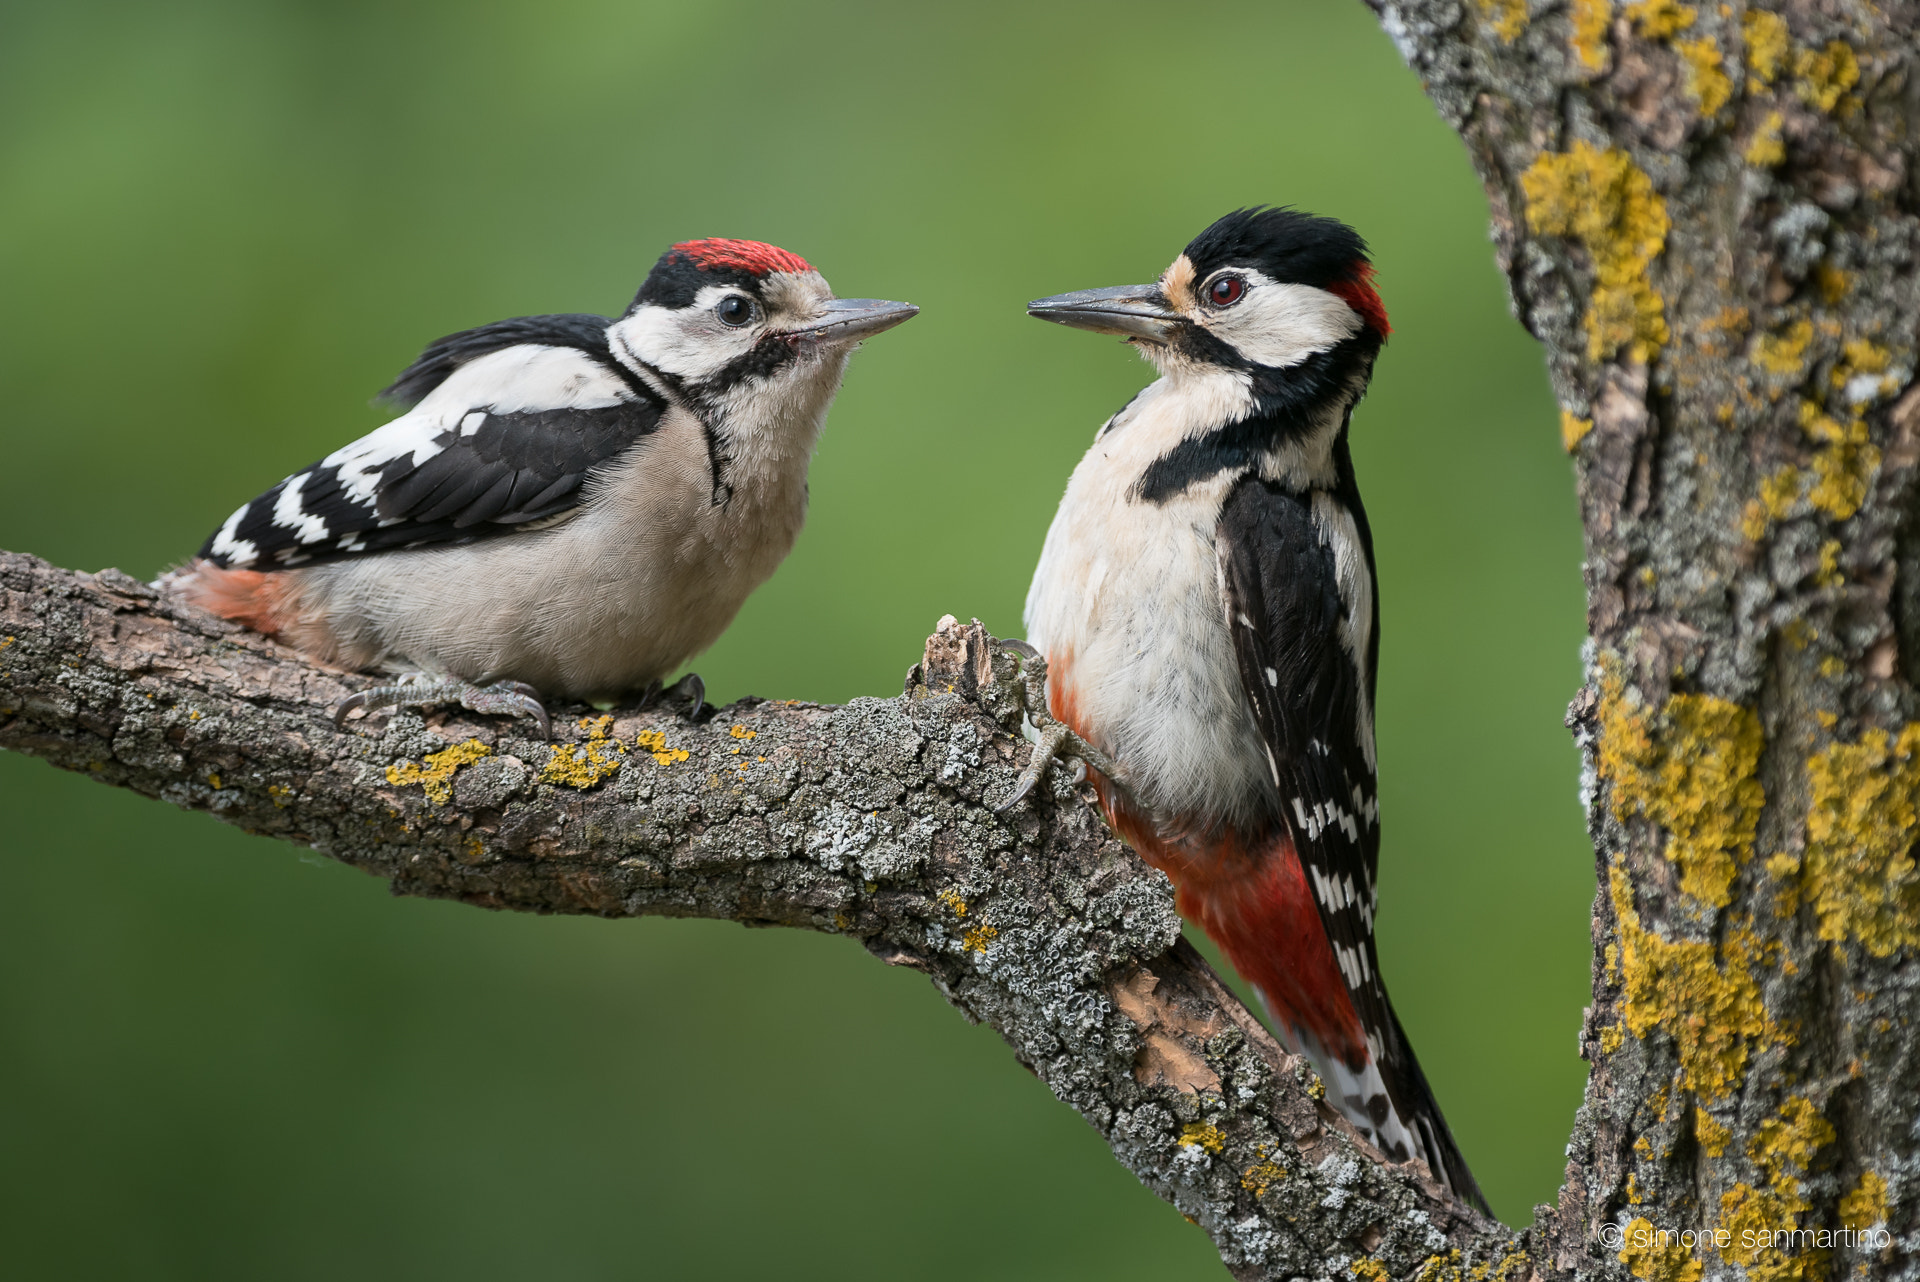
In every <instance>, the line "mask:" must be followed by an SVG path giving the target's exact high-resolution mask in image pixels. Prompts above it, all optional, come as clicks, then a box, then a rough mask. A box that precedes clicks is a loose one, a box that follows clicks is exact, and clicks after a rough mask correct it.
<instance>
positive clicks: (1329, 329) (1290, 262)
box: [1027, 208, 1390, 374]
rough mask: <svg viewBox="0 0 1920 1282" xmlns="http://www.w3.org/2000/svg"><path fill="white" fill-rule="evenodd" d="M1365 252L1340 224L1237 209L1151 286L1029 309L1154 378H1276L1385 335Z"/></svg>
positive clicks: (1092, 292) (1061, 298) (1096, 292)
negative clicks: (1241, 374)
mask: <svg viewBox="0 0 1920 1282" xmlns="http://www.w3.org/2000/svg"><path fill="white" fill-rule="evenodd" d="M1372 278H1373V265H1372V264H1371V263H1370V262H1368V261H1367V245H1366V242H1365V241H1363V240H1361V239H1360V236H1359V234H1358V233H1357V232H1355V231H1354V230H1353V229H1352V228H1351V227H1349V226H1347V225H1346V224H1345V223H1342V222H1339V221H1336V220H1335V219H1332V218H1316V217H1314V216H1312V215H1311V214H1303V213H1299V212H1297V211H1295V210H1292V209H1261V208H1254V209H1238V210H1235V211H1234V212H1233V213H1231V214H1228V215H1227V216H1226V217H1225V218H1222V219H1221V220H1220V221H1218V222H1216V223H1215V224H1214V225H1213V226H1211V227H1209V228H1207V229H1206V230H1205V231H1203V232H1201V233H1200V234H1199V235H1198V236H1196V237H1194V238H1193V241H1192V242H1191V243H1190V244H1188V246H1187V248H1186V250H1185V251H1184V252H1182V253H1181V255H1180V256H1179V257H1178V258H1176V259H1174V260H1173V265H1172V266H1171V267H1169V268H1167V270H1166V271H1165V272H1164V273H1162V274H1161V277H1160V279H1159V280H1158V281H1156V282H1154V283H1153V284H1151V285H1123V286H1120V287H1118V288H1113V289H1084V290H1080V291H1078V292H1076V293H1072V294H1056V295H1055V296H1054V297H1052V298H1041V299H1036V300H1035V301H1034V302H1031V303H1029V304H1027V312H1028V314H1029V315H1032V316H1037V317H1039V318H1040V319H1041V320H1050V321H1055V322H1057V323H1059V324H1062V325H1071V326H1073V327H1074V328H1076V329H1090V330H1093V331H1095V332H1096V333H1102V334H1120V335H1123V336H1124V337H1125V338H1126V339H1127V341H1128V342H1131V343H1134V344H1135V345H1137V346H1138V347H1139V348H1140V349H1141V354H1142V355H1144V356H1146V357H1147V359H1149V360H1151V361H1152V362H1153V363H1154V364H1155V365H1157V366H1159V367H1160V368H1161V370H1162V371H1163V372H1165V373H1168V374H1178V373H1180V372H1182V371H1183V370H1191V369H1194V368H1196V367H1199V368H1203V369H1205V368H1214V369H1217V368H1220V367H1225V368H1227V369H1231V370H1241V371H1248V372H1255V373H1257V372H1260V371H1280V370H1285V369H1289V368H1291V367H1294V366H1297V365H1300V364H1302V363H1303V362H1305V361H1307V360H1308V358H1310V357H1312V356H1314V355H1316V354H1318V353H1321V352H1327V351H1330V350H1332V349H1334V348H1337V347H1339V346H1341V345H1342V344H1345V343H1348V342H1349V341H1351V340H1357V341H1358V345H1361V346H1365V347H1367V348H1369V349H1370V350H1377V349H1378V347H1379V345H1380V344H1381V343H1382V342H1384V341H1385V340H1386V337H1387V334H1388V333H1389V332H1390V329H1389V326H1388V325H1387V310H1386V308H1385V307H1384V306H1382V305H1381V302H1380V295H1379V294H1377V293H1375V292H1374V289H1373V283H1372Z"/></svg>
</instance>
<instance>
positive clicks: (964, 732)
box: [0, 553, 1513, 1279]
mask: <svg viewBox="0 0 1920 1282" xmlns="http://www.w3.org/2000/svg"><path fill="white" fill-rule="evenodd" d="M1015 662H1016V661H1015V659H1014V657H1013V656H1011V655H1009V654H1007V653H1006V652H1004V651H1000V650H997V649H995V648H993V647H992V646H991V644H990V638H988V637H987V635H986V633H985V631H984V630H983V629H981V628H980V626H979V625H978V624H977V623H976V624H973V625H971V626H969V627H960V626H958V625H948V626H943V627H942V629H941V631H939V632H938V633H936V634H935V635H934V636H933V637H932V638H931V639H930V640H929V641H928V643H927V649H926V654H925V657H924V659H923V661H922V662H921V663H920V664H919V665H917V666H916V667H915V668H914V669H913V671H912V673H910V674H909V676H908V680H907V687H906V690H905V692H904V693H903V694H902V695H900V697H898V698H895V699H858V700H855V701H854V702H852V703H850V704H848V705H846V706H844V707H822V706H819V705H814V704H803V703H786V702H766V701H762V700H758V699H748V700H744V701H742V702H740V703H736V704H733V705H731V706H730V707H726V708H722V709H719V710H718V711H717V713H715V714H714V715H713V716H711V717H710V718H704V719H703V720H702V721H701V722H699V723H697V724H696V723H694V722H690V721H689V720H688V719H687V718H686V716H685V715H684V714H685V711H686V709H685V706H684V705H681V707H680V708H679V709H678V710H677V711H676V710H674V709H671V708H660V709H654V710H649V711H644V712H641V711H634V710H616V711H615V712H613V713H610V714H603V713H599V712H595V711H593V710H592V709H588V708H584V707H582V708H577V709H575V710H573V715H572V716H570V717H568V718H567V719H565V720H561V719H558V718H556V722H555V729H556V734H557V735H558V737H559V739H560V742H558V743H548V742H544V741H541V740H540V739H538V738H537V732H536V731H534V730H533V728H532V723H531V722H529V721H525V720H521V721H510V720H507V719H504V718H494V717H477V716H473V715H472V714H466V713H440V712H435V713H433V714H431V715H430V716H428V717H426V718H424V719H423V718H422V717H421V716H420V715H419V714H417V713H416V712H413V711H405V710H402V711H398V712H395V713H392V714H391V715H389V714H385V713H382V714H379V715H378V716H376V717H374V718H372V719H370V720H350V721H349V722H348V724H347V726H346V728H344V729H341V728H336V727H335V726H334V724H333V722H332V719H331V716H330V711H329V710H330V709H331V708H332V707H333V706H334V704H335V703H336V702H337V701H338V700H339V699H341V698H342V697H343V696H344V695H346V694H347V693H349V692H350V691H351V690H352V689H354V688H355V687H356V686H358V685H364V684H367V682H368V679H367V678H365V677H356V676H352V675H351V674H345V673H339V672H333V671H329V670H324V669H319V668H315V667H313V666H311V665H310V664H309V663H307V662H306V661H305V660H304V659H303V658H302V657H301V656H300V655H298V654H297V653H295V652H294V651H292V650H289V649H287V648H285V647H283V646H280V645H278V644H276V643H275V642H272V641H270V640H267V639H266V638H263V637H260V636H258V635H256V634H254V633H250V632H247V631H245V630H244V629H241V628H239V627H236V626H234V625H232V624H228V623H225V622H223V621H221V620H218V619H215V618H213V617H212V616H210V615H208V614H205V613H203V612H201V611H199V610H196V609H193V608H192V607H189V606H185V605H183V604H181V603H179V602H177V601H173V600H171V599H165V598H161V597H158V596H156V594H155V593H154V592H153V591H152V590H151V589H150V588H148V587H146V586H145V585H144V584H141V583H139V582H137V581H135V580H133V579H131V578H129V577H128V576H126V575H124V574H121V573H119V572H118V571H115V570H107V571H103V572H101V573H100V574H97V575H84V574H73V573H70V572H68V571H65V570H59V569H56V568H54V567H51V566H49V565H47V564H45V563H44V562H41V561H38V560H35V559H34V558H32V557H28V556H21V555H17V554H14V553H0V748H7V749H12V750H14V751H17V752H26V753H31V754H33V755H35V756H38V757H40V758H42V759H44V760H46V761H48V762H50V763H51V764H53V765H56V766H60V767H63V768H65V769H69V770H77V771H82V772H85V773H86V774H88V775H90V776H91V777H93V778H95V779H98V780H100V781H101V782H103V783H109V784H114V785H116V786H119V787H125V788H131V789H133V790H135V791H136V792H140V793H144V794H146V795H148V796H152V797H158V798H160V799H162V800H165V801H170V802H172V803H174V804H175V805H178V806H183V807H186V808H189V809H195V810H206V811H209V812H211V813H212V814H214V815H215V816H216V817H218V818H220V819H223V820H226V821H227V822H229V823H233V824H237V825H239V826H241V827H242V828H245V829H247V830H248V831H250V832H256V833H261V834H264V835H267V836H273V837H279V838H282V839H284V840H287V841H294V842H299V843H301V844H304V845H308V846H311V847H313V848H314V849H315V850H318V851H321V852H323V853H325V854H328V855H330V856H332V857H334V858H336V859H339V860H342V861H344V862H346V863H350V864H352V865H354V866H355V867H358V868H363V869H365V870H367V871H368V872H371V873H373V874H375V875H377V876H381V877H385V878H387V879H388V880H390V881H391V882H392V884H393V888H394V891H395V892H396V893H399V894H409V895H426V896H433V897H437V898H446V899H459V900H464V901H466V902H468V903H473V904H478V905H481V906H483V907H488V908H497V909H512V910H519V911H529V912H565V913H592V914H595V915H599V916H608V917H613V916H645V915H657V916H681V917H714V918H723V919H731V920H734V921H742V922H749V923H755V924H768V925H784V926H800V927H804V928H808V929H812V930H819V931H825V932H827V933H831V934H841V935H847V936H850V937H852V938H853V939H856V940H858V941H859V942H860V943H861V944H862V945H864V946H865V947H866V948H867V949H868V950H869V951H871V952H872V953H873V954H874V955H876V956H877V957H879V958H881V959H882V960H883V961H885V962H887V963H888V964H890V965H896V966H912V967H914V968H916V969H919V970H921V971H924V972H925V973H926V974H927V975H928V976H930V977H931V978H932V980H933V982H934V984H935V985H936V986H937V987H938V988H939V989H940V991H941V992H942V993H943V994H945V996H946V997H947V999H948V1000H949V1001H951V1002H952V1003H953V1004H954V1005H955V1006H957V1007H959V1008H960V1010H961V1011H962V1012H963V1013H964V1014H965V1015H966V1016H967V1017H968V1018H969V1019H973V1020H977V1021H983V1022H985V1023H988V1024H990V1025H992V1026H993V1027H994V1028H995V1029H997V1030H998V1031H999V1032H1000V1033H1001V1035H1002V1036H1003V1037H1005V1038H1006V1041H1007V1044H1008V1045H1009V1046H1011V1047H1012V1048H1013V1051H1014V1054H1015V1055H1016V1056H1017V1057H1018V1058H1019V1059H1020V1061H1021V1062H1022V1063H1023V1064H1025V1065H1027V1067H1029V1068H1030V1069H1032V1070H1033V1072H1034V1073H1035V1074H1037V1075H1038V1076H1039V1077H1040V1079H1041V1080H1042V1081H1044V1082H1046V1083H1047V1085H1048V1086H1050V1087H1051V1088H1052V1089H1053V1091H1054V1093H1055V1094H1056V1095H1057V1096H1059V1098H1060V1099H1062V1100H1064V1101H1065V1102H1067V1103H1068V1104H1071V1105H1072V1106H1073V1107H1074V1108H1075V1109H1077V1110H1078V1111H1079V1112H1080V1114H1081V1116H1083V1117H1085V1118H1086V1119H1087V1121H1088V1122H1089V1123H1091V1124H1092V1125H1093V1126H1094V1128H1095V1129H1097V1130H1098V1131H1099V1132H1100V1133H1101V1134H1102V1135H1103V1136H1105V1137H1106V1139H1107V1141H1108V1143H1109V1144H1110V1145H1111V1146H1112V1148H1113V1152H1114V1155H1115V1156H1116V1157H1117V1158H1119V1160H1120V1161H1121V1162H1123V1163H1125V1164H1126V1165H1127V1166H1128V1168H1129V1169H1131V1170H1132V1171H1134V1173H1135V1174H1137V1175H1138V1176H1139V1177H1140V1179H1141V1180H1142V1181H1143V1182H1145V1183H1146V1184H1147V1185H1148V1186H1149V1187H1150V1188H1152V1189H1153V1190H1154V1191H1155V1192H1157V1193H1159V1194H1160V1195H1161V1196H1162V1197H1164V1198H1166V1199H1167V1200H1168V1201H1169V1202H1172V1203H1173V1204H1174V1206H1175V1207H1177V1208H1178V1209H1179V1210H1180V1211H1181V1212H1183V1213H1184V1214H1186V1215H1187V1216H1188V1217H1189V1218H1191V1219H1193V1220H1194V1221H1195V1222H1197V1223H1198V1224H1199V1225H1200V1226H1201V1227H1202V1228H1204V1229H1205V1230H1206V1231H1207V1232H1208V1233H1209V1234H1210V1235H1211V1236H1212V1237H1213V1240H1214V1241H1215V1242H1216V1243H1217V1244H1218V1246H1219V1248H1220V1253H1221V1258H1222V1259H1223V1260H1224V1261H1225V1262H1226V1264H1227V1266H1228V1268H1229V1270H1230V1271H1231V1272H1233V1273H1234V1274H1235V1276H1238V1277H1245V1278H1290V1277H1301V1276H1306V1277H1314V1276H1330V1275H1332V1274H1334V1273H1339V1272H1342V1271H1345V1270H1348V1269H1355V1270H1358V1271H1359V1272H1360V1273H1362V1274H1364V1275H1366V1276H1368V1277H1372V1278H1376V1279H1378V1278H1384V1277H1386V1276H1388V1275H1389V1274H1390V1275H1393V1276H1408V1275H1411V1274H1413V1273H1415V1272H1417V1271H1418V1270H1419V1269H1420V1268H1421V1266H1422V1263H1423V1262H1424V1261H1428V1260H1430V1259H1432V1258H1434V1257H1435V1256H1436V1255H1448V1254H1450V1253H1453V1252H1458V1253H1459V1255H1458V1257H1457V1258H1459V1259H1463V1260H1466V1261H1469V1262H1470V1263H1474V1262H1485V1263H1489V1264H1495V1263H1498V1262H1499V1261H1500V1260H1502V1259H1507V1258H1509V1257H1510V1256H1511V1255H1512V1254H1513V1242H1512V1235H1511V1234H1510V1233H1509V1232H1508V1231H1507V1230H1505V1229H1504V1228H1502V1227H1501V1226H1500V1225H1498V1224H1495V1223H1492V1222H1491V1221H1488V1220H1486V1219H1485V1218H1484V1217H1482V1216H1479V1215H1478V1214H1476V1213H1475V1212H1474V1211H1472V1210H1471V1209H1470V1208H1467V1207H1465V1206H1462V1205H1460V1204H1458V1203H1456V1202H1454V1201H1452V1200H1451V1198H1450V1197H1449V1195H1448V1194H1447V1193H1446V1192H1445V1190H1444V1189H1443V1188H1442V1187H1441V1186H1440V1185H1439V1184H1437V1183H1436V1182H1435V1181H1433V1180H1432V1178H1431V1177H1430V1176H1429V1175H1428V1173H1427V1171H1426V1168H1425V1167H1424V1166H1421V1165H1408V1166H1396V1165H1393V1164H1390V1163H1388V1162H1386V1161H1385V1159H1384V1158H1383V1157H1382V1156H1381V1155H1380V1154H1379V1153H1378V1152H1377V1151H1375V1150H1373V1149H1372V1148H1370V1147H1369V1146H1368V1145H1366V1144H1365V1142H1364V1141H1362V1140H1360V1139H1359V1138H1358V1136H1357V1135H1356V1134H1355V1133H1354V1131H1353V1129H1352V1127H1351V1126H1349V1125H1348V1124H1347V1122H1346V1121H1345V1120H1344V1119H1343V1118H1341V1117H1340V1116H1339V1115H1338V1114H1337V1113H1336V1112H1335V1111H1334V1110H1333V1109H1332V1108H1331V1107H1329V1106H1328V1105H1327V1104H1326V1103H1324V1101H1323V1098H1322V1096H1323V1094H1324V1092H1323V1091H1322V1090H1321V1088H1320V1086H1319V1084H1318V1081H1317V1079H1316V1078H1315V1077H1314V1075H1313V1073H1312V1070H1311V1069H1310V1068H1308V1067H1307V1066H1306V1065H1305V1064H1304V1063H1303V1062H1301V1061H1299V1060H1296V1059H1295V1058H1294V1057H1292V1056H1290V1055H1288V1054H1287V1053H1286V1052H1285V1051H1284V1050H1282V1049H1281V1048H1280V1047H1279V1045H1278V1044H1276V1043H1275V1042H1274V1040H1273V1039H1272V1037H1271V1036H1269V1035H1268V1034H1267V1032H1266V1031H1265V1030H1264V1029H1263V1028H1262V1027H1261V1026H1260V1024H1259V1023H1258V1021H1256V1020H1255V1019H1254V1018H1253V1017H1252V1016H1251V1015H1249V1014H1248V1013H1247V1011H1246V1010H1245V1008H1244V1007H1242V1006H1241V1005H1240V1004H1239V1002H1238V1001H1237V1000H1236V999H1235V998H1234V996H1233V994H1232V993H1231V992H1230V991H1229V990H1228V989H1227V988H1225V987H1224V986H1223V985H1222V984H1221V983H1220V981H1219V979H1218V977H1217V976H1215V975H1214V973H1213V972H1212V970H1211V969H1209V968H1208V966H1207V964H1206V962H1205V961H1204V960H1203V959H1202V958H1201V957H1200V956H1199V955H1198V954H1197V953H1195V952H1194V951H1193V950H1192V948H1191V947H1190V946H1188V945H1187V944H1186V943H1185V942H1184V941H1182V940H1181V938H1180V923H1179V918H1178V917H1177V915H1176V914H1175V912H1174V906H1173V892H1172V888H1171V886H1170V885H1169V884H1168V883H1167V881H1166V879H1165V878H1164V877H1162V876H1161V875H1160V874H1159V873H1157V872H1154V871H1152V870H1151V869H1149V868H1147V867H1146V866H1145V865H1144V864H1142V863H1141V862H1140V861H1139V859H1138V858H1137V857H1136V856H1135V855H1134V854H1133V852H1132V851H1131V850H1129V849H1128V848H1127V847H1126V846H1125V845H1123V844H1122V843H1120V842H1119V841H1117V840H1115V839H1114V838H1113V837H1112V836H1111V835H1110V834H1109V833H1108V832H1107V830H1106V827H1105V825H1104V823H1103V822H1102V821H1101V820H1100V819H1099V818H1098V816H1097V815H1096V813H1095V812H1094V810H1093V809H1092V808H1091V806H1090V805H1089V804H1087V801H1086V799H1085V798H1083V797H1081V796H1080V795H1078V794H1077V793H1076V792H1075V790H1074V789H1073V788H1071V787H1070V786H1069V785H1067V784H1066V783H1065V782H1064V781H1062V780H1058V779H1056V782H1055V786H1054V787H1053V789H1052V790H1051V791H1050V792H1049V791H1048V790H1047V789H1041V790H1040V792H1041V794H1043V795H1039V796H1037V797H1035V798H1034V799H1033V800H1032V801H1031V802H1029V803H1027V804H1025V805H1023V806H1022V807H1020V808H1019V809H1017V810H1016V811H1014V812H1013V813H1012V814H1010V815H1007V816H1000V815H996V814H994V813H993V811H992V810H991V808H990V806H989V804H988V801H989V799H991V800H993V801H998V800H999V799H1000V798H1002V797H1005V796H1006V795H1007V794H1008V792H1009V790H1010V789H1011V788H1012V786H1013V782H1014V779H1015V777H1016V776H1017V775H1018V773H1019V769H1020V767H1021V765H1022V764H1023V763H1024V760H1025V758H1026V755H1027V747H1026V745H1025V743H1024V741H1023V740H1021V739H1020V738H1019V736H1018V735H1017V734H1016V733H1012V732H1011V731H1016V730H1017V729H1018V727H1019V724H1020V719H1021V714H1022V708H1023V706H1024V705H1023V703H1022V699H1023V697H1024V688H1025V683H1024V681H1023V680H1021V679H1020V678H1019V674H1018V673H1017V671H1016V668H1015Z"/></svg>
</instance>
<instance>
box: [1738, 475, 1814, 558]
mask: <svg viewBox="0 0 1920 1282" xmlns="http://www.w3.org/2000/svg"><path fill="white" fill-rule="evenodd" d="M1804 476H1805V474H1804V473H1802V472H1801V471H1800V469H1799V468H1797V467H1794V466H1793V465H1792V464H1791V463H1789V464H1788V465H1786V466H1785V467H1783V468H1781V469H1780V470H1779V471H1777V472H1775V473H1774V474H1773V475H1772V476H1769V477H1767V478H1766V479H1765V480H1763V481H1761V482H1760V497H1759V498H1757V499H1754V500H1752V501H1751V502H1749V503H1748V504H1747V508H1746V512H1745V513H1744V514H1743V515H1742V517H1741V520H1740V532H1741V533H1742V534H1744V535H1746V536H1747V537H1748V538H1749V539H1755V540H1757V539H1759V538H1760V536H1761V535H1763V534H1765V533H1766V532H1767V526H1768V524H1769V523H1770V522H1773V521H1778V520H1780V519H1781V518H1783V517H1785V516H1786V515H1787V514H1788V513H1789V512H1791V511H1792V510H1793V505H1794V503H1795V501H1797V500H1798V499H1799V497H1800V483H1801V481H1802V480H1803V479H1804Z"/></svg>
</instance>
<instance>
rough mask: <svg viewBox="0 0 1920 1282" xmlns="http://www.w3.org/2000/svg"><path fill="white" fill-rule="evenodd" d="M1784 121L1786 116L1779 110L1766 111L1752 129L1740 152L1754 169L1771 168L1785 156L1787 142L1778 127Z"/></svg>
mask: <svg viewBox="0 0 1920 1282" xmlns="http://www.w3.org/2000/svg"><path fill="white" fill-rule="evenodd" d="M1785 123H1786V117H1785V116H1783V115H1781V114H1780V113H1779V112H1777V111H1769V112H1768V113H1767V118H1766V119H1765V120H1763V121H1761V122H1760V127H1759V128H1758V129H1756V130H1754V131H1753V138H1752V139H1751V140H1750V141H1749V142H1748V143H1747V149H1746V151H1745V152H1744V153H1742V154H1743V155H1744V156H1745V157H1746V161H1747V163H1748V164H1749V165H1752V166H1753V167H1754V168H1755V169H1771V168H1773V167H1774V166H1775V165H1777V164H1779V163H1780V162H1781V161H1783V160H1785V159H1786V158H1787V144H1786V142H1785V141H1784V140H1783V139H1782V137H1781V134H1780V127H1781V126H1782V125H1784V124H1785Z"/></svg>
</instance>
